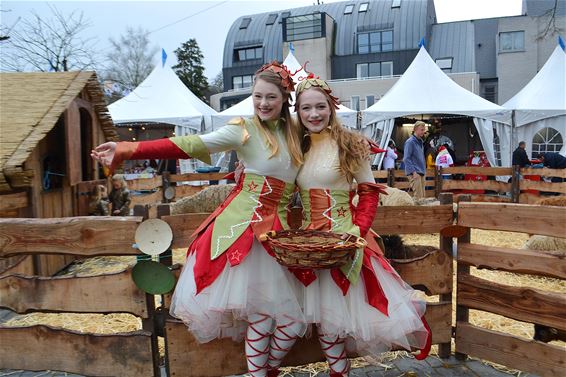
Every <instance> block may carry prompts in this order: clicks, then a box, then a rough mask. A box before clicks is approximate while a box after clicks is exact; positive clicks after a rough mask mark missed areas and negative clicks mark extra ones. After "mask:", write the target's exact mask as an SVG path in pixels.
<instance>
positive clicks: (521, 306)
mask: <svg viewBox="0 0 566 377" xmlns="http://www.w3.org/2000/svg"><path fill="white" fill-rule="evenodd" d="M457 281H458V295H457V297H456V299H457V304H458V305H462V306H466V307H468V308H470V309H477V310H484V311H487V312H490V313H495V314H499V315H502V316H505V317H509V318H513V319H516V320H518V321H523V322H531V323H538V324H540V325H545V326H550V327H554V328H557V329H561V330H566V322H565V321H564V318H566V294H560V293H554V292H545V291H542V290H540V289H535V288H528V287H513V286H509V285H504V284H499V283H494V282H491V281H488V280H484V279H480V278H478V277H475V276H472V275H470V274H466V273H462V274H459V275H458V279H457Z"/></svg>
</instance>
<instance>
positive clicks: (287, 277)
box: [170, 240, 307, 343]
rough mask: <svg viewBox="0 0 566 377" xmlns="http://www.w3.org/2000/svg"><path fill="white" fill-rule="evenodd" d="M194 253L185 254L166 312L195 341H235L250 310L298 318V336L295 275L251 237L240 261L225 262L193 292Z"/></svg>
mask: <svg viewBox="0 0 566 377" xmlns="http://www.w3.org/2000/svg"><path fill="white" fill-rule="evenodd" d="M195 260H196V254H195V253H192V254H190V255H189V257H188V258H187V261H186V263H185V266H184V268H183V270H182V272H181V276H180V277H179V280H178V282H177V287H176V288H175V292H174V294H173V299H172V303H171V309H170V313H171V315H173V316H174V317H176V318H178V319H180V320H182V321H183V322H184V323H185V324H186V325H187V327H188V328H189V330H190V331H191V332H192V334H193V335H194V336H195V337H196V338H197V339H198V340H199V341H200V342H201V343H205V342H209V341H211V340H213V339H215V338H226V337H230V338H232V339H234V340H241V339H243V336H244V334H245V330H246V327H247V318H248V316H249V315H251V314H259V313H261V314H266V315H268V316H270V317H271V318H274V319H275V323H276V324H281V325H283V324H288V323H289V322H292V321H294V322H298V323H302V324H303V325H304V326H296V327H294V328H299V329H298V331H297V333H296V334H294V335H297V336H303V335H304V333H305V331H306V328H307V324H306V321H305V318H304V315H303V311H302V308H301V303H300V302H299V300H298V297H299V295H300V290H299V285H297V284H296V278H295V277H294V276H293V275H292V274H291V273H290V272H289V271H288V269H287V268H286V267H283V266H281V265H280V264H279V263H277V261H276V260H275V259H274V258H273V257H271V256H270V255H269V254H268V253H267V251H266V250H265V248H264V247H263V246H262V245H261V244H260V243H259V242H258V241H257V240H254V242H253V245H252V248H251V250H250V253H249V254H248V255H247V257H246V258H245V259H244V261H243V262H242V263H240V264H239V265H236V266H233V267H232V266H230V264H229V263H228V262H227V263H226V266H225V267H224V270H223V271H222V272H221V273H220V275H219V276H218V278H217V279H216V280H215V281H214V282H213V283H212V284H211V285H210V286H208V287H206V288H205V289H203V290H202V291H201V292H200V293H199V294H198V295H196V294H195V293H196V284H195V279H194V272H193V268H194V265H195Z"/></svg>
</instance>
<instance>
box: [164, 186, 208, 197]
mask: <svg viewBox="0 0 566 377" xmlns="http://www.w3.org/2000/svg"><path fill="white" fill-rule="evenodd" d="M172 187H174V188H175V201H178V200H179V199H182V198H184V197H186V196H190V195H194V194H196V193H197V192H199V191H201V190H202V189H204V188H205V187H208V186H191V185H181V186H172Z"/></svg>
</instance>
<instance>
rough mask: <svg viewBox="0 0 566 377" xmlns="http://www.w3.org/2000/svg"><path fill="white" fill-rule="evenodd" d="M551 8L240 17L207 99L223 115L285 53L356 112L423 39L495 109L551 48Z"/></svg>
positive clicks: (407, 0)
mask: <svg viewBox="0 0 566 377" xmlns="http://www.w3.org/2000/svg"><path fill="white" fill-rule="evenodd" d="M554 4H555V2H554V0H523V12H522V13H523V15H521V16H514V17H502V18H493V19H483V20H472V21H462V22H450V23H442V24H439V23H437V21H436V13H435V9H434V2H433V0H352V1H343V2H337V3H331V4H320V5H312V6H307V7H301V8H294V9H287V10H282V11H279V12H272V13H261V14H255V15H249V16H244V17H240V18H239V19H237V20H236V21H235V22H234V24H233V25H232V27H231V28H230V31H229V32H228V36H227V38H226V42H225V46H224V56H223V59H224V60H223V76H224V93H220V94H217V95H214V96H213V97H212V98H211V103H212V105H213V107H214V108H215V109H217V110H224V109H226V108H228V107H230V106H231V105H233V104H235V103H237V102H239V101H241V100H242V99H244V98H246V97H247V96H249V94H250V91H251V85H252V77H253V74H254V72H255V71H256V70H257V69H258V68H259V67H260V66H261V65H262V64H264V63H266V62H270V61H272V60H279V61H282V60H283V59H284V58H285V56H286V55H287V53H288V51H289V49H290V48H294V54H295V56H296V58H297V60H298V61H299V62H305V61H309V64H308V66H307V69H308V70H309V71H312V72H314V73H316V74H317V75H318V76H320V77H321V78H324V79H327V80H330V81H331V83H332V87H333V89H334V91H335V93H336V95H337V96H338V97H339V98H340V99H341V101H342V103H343V104H344V105H346V106H349V107H350V108H353V109H357V110H363V109H365V108H366V107H369V106H371V105H372V104H373V103H374V102H375V101H378V100H379V98H380V97H381V96H383V94H385V93H386V92H387V91H388V90H389V89H390V88H391V86H393V84H394V83H395V82H396V80H397V77H398V76H400V75H402V74H403V72H404V71H405V70H406V68H407V67H408V66H409V65H410V63H411V62H412V60H413V58H414V57H415V55H416V54H417V52H418V43H419V41H420V40H421V39H424V42H425V44H426V46H427V50H428V52H429V53H430V55H431V57H432V58H433V59H434V60H435V61H436V62H437V64H438V65H439V67H440V68H442V69H443V70H444V71H445V72H446V73H447V74H448V75H449V76H451V78H453V79H454V81H456V82H457V83H458V84H460V85H461V86H463V87H465V88H466V89H468V90H470V91H472V92H474V93H476V94H479V95H481V96H482V97H484V98H486V99H488V100H490V101H492V102H496V103H500V104H501V103H503V102H505V101H506V100H507V99H509V98H511V97H512V96H513V95H514V94H516V93H517V92H518V91H519V90H520V89H521V88H523V87H524V85H525V84H527V83H528V81H529V80H530V79H531V78H532V77H534V76H535V75H536V73H537V72H538V70H539V69H540V68H541V67H542V65H543V64H544V62H545V61H546V59H547V58H548V57H549V56H550V54H551V52H552V50H553V48H554V46H555V45H556V36H557V32H559V30H558V29H556V28H559V27H561V26H562V25H565V14H566V1H565V0H558V3H557V4H558V6H557V7H556V9H554ZM553 11H554V12H553ZM551 16H553V17H554V23H552V22H551V21H552V19H551V18H550V17H551ZM549 23H550V25H551V26H552V25H554V26H555V27H556V28H552V27H551V28H550V29H549V28H548V25H549ZM547 29H549V30H547ZM545 30H546V32H545ZM562 30H564V29H562ZM562 32H563V31H562Z"/></svg>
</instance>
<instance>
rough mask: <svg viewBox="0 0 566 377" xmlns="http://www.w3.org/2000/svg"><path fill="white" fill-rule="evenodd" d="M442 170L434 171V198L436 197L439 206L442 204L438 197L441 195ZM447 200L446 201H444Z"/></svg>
mask: <svg viewBox="0 0 566 377" xmlns="http://www.w3.org/2000/svg"><path fill="white" fill-rule="evenodd" d="M441 170H442V168H441V169H434V196H436V197H437V198H438V200H440V204H443V203H442V200H441V198H440V195H441V193H442V174H441V173H442V171H441ZM445 200H448V199H445ZM444 204H448V203H444ZM450 204H452V196H450Z"/></svg>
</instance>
